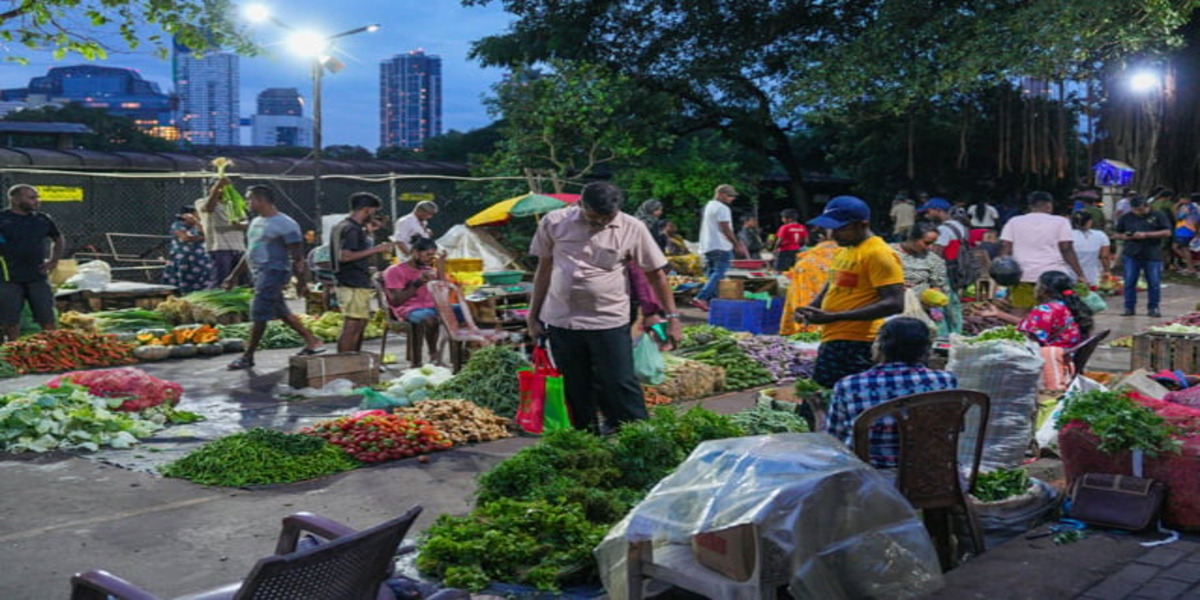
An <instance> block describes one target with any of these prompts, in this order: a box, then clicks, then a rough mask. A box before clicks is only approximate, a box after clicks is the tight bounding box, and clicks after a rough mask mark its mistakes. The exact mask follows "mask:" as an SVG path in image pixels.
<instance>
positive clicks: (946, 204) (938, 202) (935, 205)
mask: <svg viewBox="0 0 1200 600" xmlns="http://www.w3.org/2000/svg"><path fill="white" fill-rule="evenodd" d="M917 210H950V201H949V200H947V199H945V198H930V199H929V200H927V201H926V202H925V204H922V205H921V208H918V209H917Z"/></svg>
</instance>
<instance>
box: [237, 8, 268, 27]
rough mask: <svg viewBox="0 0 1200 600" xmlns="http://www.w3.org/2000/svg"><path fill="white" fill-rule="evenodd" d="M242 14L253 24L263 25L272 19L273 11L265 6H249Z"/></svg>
mask: <svg viewBox="0 0 1200 600" xmlns="http://www.w3.org/2000/svg"><path fill="white" fill-rule="evenodd" d="M242 14H243V15H245V16H246V19H247V20H249V21H251V22H253V23H261V22H263V21H266V20H267V19H270V18H271V10H270V9H268V8H267V7H266V5H265V4H247V5H246V8H244V9H242Z"/></svg>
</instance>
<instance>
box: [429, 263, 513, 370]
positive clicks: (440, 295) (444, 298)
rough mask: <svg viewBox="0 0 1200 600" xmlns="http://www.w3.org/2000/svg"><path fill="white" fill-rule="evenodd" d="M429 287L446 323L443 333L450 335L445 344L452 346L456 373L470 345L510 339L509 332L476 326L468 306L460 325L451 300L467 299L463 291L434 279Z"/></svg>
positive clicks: (441, 317) (446, 282) (464, 310)
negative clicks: (464, 297)
mask: <svg viewBox="0 0 1200 600" xmlns="http://www.w3.org/2000/svg"><path fill="white" fill-rule="evenodd" d="M425 285H426V286H428V287H429V294H430V295H431V296H433V304H434V306H435V307H436V308H437V312H438V320H439V321H441V323H442V333H445V334H446V335H445V337H444V342H443V343H447V344H450V363H451V364H452V365H453V368H454V372H455V373H457V372H459V371H460V370H461V369H462V366H463V363H465V362H466V360H467V357H468V350H467V345H468V344H476V345H479V346H491V345H493V344H498V343H500V342H502V341H504V340H505V339H507V338H508V332H507V331H504V330H503V329H480V328H479V327H476V326H475V319H474V318H473V317H472V316H471V311H470V310H468V309H467V307H466V306H465V305H464V306H463V307H462V316H463V321H462V323H459V321H458V316H457V315H455V314H454V308H453V306H452V304H453V302H452V300H451V299H452V298H460V299H461V298H462V297H463V294H462V291H461V290H460V289H459V288H458V286H457V285H456V284H453V283H450V282H449V281H441V280H434V281H430V282H429V283H427V284H425ZM438 352H439V354H440V353H441V348H439V349H438Z"/></svg>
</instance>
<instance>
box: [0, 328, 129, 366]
mask: <svg viewBox="0 0 1200 600" xmlns="http://www.w3.org/2000/svg"><path fill="white" fill-rule="evenodd" d="M4 360H5V362H7V363H8V364H10V365H12V366H13V367H14V368H16V370H17V371H18V372H19V373H54V372H58V371H75V370H78V369H83V368H86V367H112V366H118V365H128V364H131V363H133V362H134V358H133V344H130V343H126V342H121V341H118V340H117V338H116V337H114V336H111V335H105V334H95V333H86V332H83V331H75V330H70V329H58V330H54V331H44V332H41V333H35V334H33V335H29V336H26V337H23V338H21V339H19V340H17V341H15V342H8V343H6V344H4Z"/></svg>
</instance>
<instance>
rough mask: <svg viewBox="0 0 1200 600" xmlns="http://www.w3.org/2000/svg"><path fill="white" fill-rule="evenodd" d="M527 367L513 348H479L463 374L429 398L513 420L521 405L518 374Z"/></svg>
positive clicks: (460, 373) (459, 374) (452, 379)
mask: <svg viewBox="0 0 1200 600" xmlns="http://www.w3.org/2000/svg"><path fill="white" fill-rule="evenodd" d="M528 364H529V363H528V362H527V361H526V360H525V359H524V358H523V357H522V356H521V355H520V354H517V353H516V351H514V350H513V349H512V348H508V347H506V346H488V347H486V348H480V349H479V350H476V351H475V352H473V353H472V354H471V358H470V359H469V360H467V364H466V365H465V366H463V370H462V371H460V372H459V373H458V374H457V375H455V376H454V377H453V378H451V379H450V380H449V381H447V382H446V383H443V384H442V385H440V386H438V388H437V389H435V390H434V391H433V394H431V395H430V397H431V398H434V399H438V398H449V399H462V400H470V401H471V402H474V403H475V404H478V405H479V406H482V407H484V408H486V409H488V410H491V411H492V412H494V413H496V414H498V415H500V416H502V417H508V418H512V417H513V416H515V415H516V414H517V406H518V405H519V404H520V393H519V392H520V390H519V389H518V387H517V370H518V369H520V368H522V367H525V366H528Z"/></svg>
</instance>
